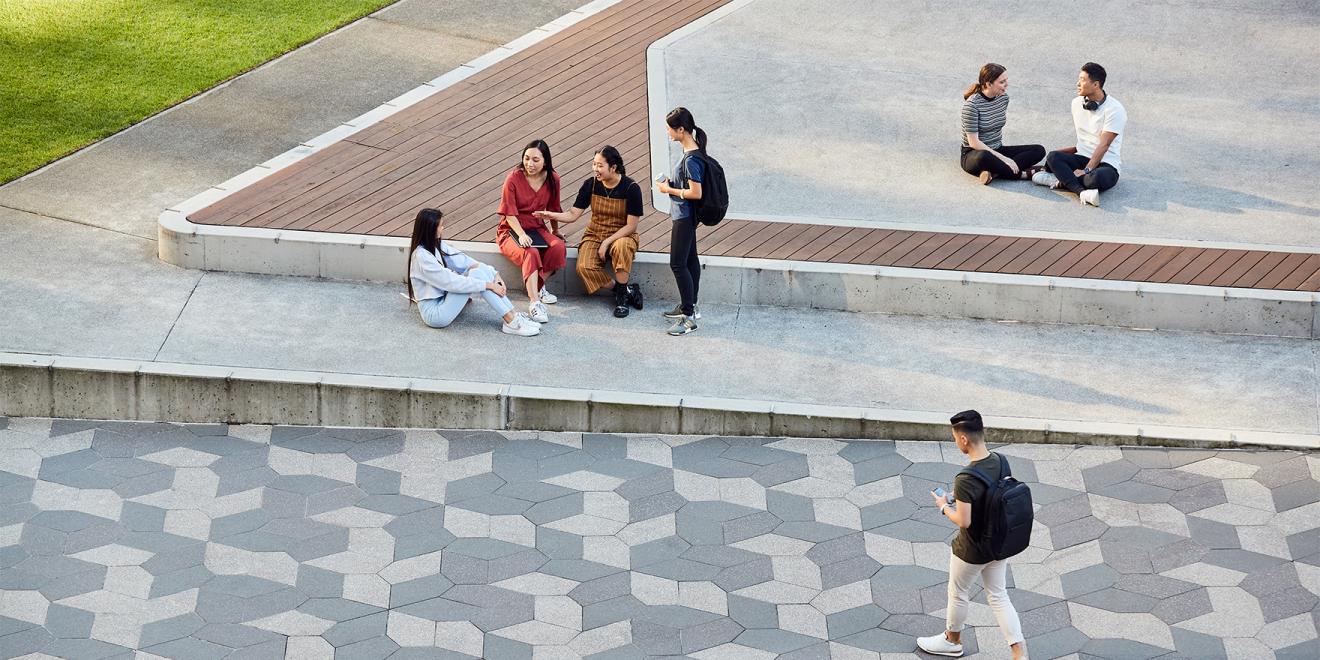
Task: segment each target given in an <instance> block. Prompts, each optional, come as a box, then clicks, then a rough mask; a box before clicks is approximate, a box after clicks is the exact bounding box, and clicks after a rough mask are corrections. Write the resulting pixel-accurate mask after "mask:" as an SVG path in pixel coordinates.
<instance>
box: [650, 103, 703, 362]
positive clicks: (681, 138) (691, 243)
mask: <svg viewBox="0 0 1320 660" xmlns="http://www.w3.org/2000/svg"><path fill="white" fill-rule="evenodd" d="M665 124H666V127H665V128H666V130H667V131H668V133H669V139H671V140H673V141H675V142H677V143H679V144H680V145H682V146H683V158H681V159H680V160H679V161H678V165H676V166H674V176H673V177H672V178H664V177H661V178H659V179H657V180H656V185H657V186H658V190H659V191H660V193H661V194H663V195H669V197H670V200H671V210H670V213H669V215H670V217H671V218H672V220H673V222H672V224H671V227H670V234H669V268H670V270H672V271H674V281H675V283H677V284H678V295H679V303H678V306H677V307H674V309H672V310H670V311H668V312H665V318H668V319H673V321H674V325H672V326H670V328H669V334H671V335H674V336H678V335H686V334H687V333H689V332H692V331H693V330H696V329H697V319H699V318H701V315H700V314H699V313H697V291H698V289H699V288H700V285H701V261H700V260H699V259H697V213H696V211H697V209H696V207H697V206H698V205H699V204H701V182H702V180H703V179H704V176H705V163H704V162H703V161H702V159H701V154H702V153H704V152H705V151H706V132H705V131H703V130H701V129H700V128H698V127H697V123H696V120H695V119H693V118H692V113H691V112H689V111H688V109H687V108H683V107H678V108H674V109H673V110H671V111H670V112H669V114H668V115H667V116H666V117H665Z"/></svg>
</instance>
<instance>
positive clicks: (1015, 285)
mask: <svg viewBox="0 0 1320 660" xmlns="http://www.w3.org/2000/svg"><path fill="white" fill-rule="evenodd" d="M217 194H220V193H219V191H217ZM205 202H206V199H205V198H204V199H203V200H202V202H199V203H205ZM188 212H190V211H189V210H188V209H187V208H178V209H172V210H169V211H166V212H165V213H164V214H162V215H161V218H160V224H159V238H160V240H159V243H158V245H159V256H160V258H161V259H162V260H164V261H166V262H168V263H172V264H174V265H177V266H182V267H184V268H196V269H202V270H211V271H230V272H244V273H260V274H268V275H296V276H305V277H323V278H331V279H348V280H367V281H375V282H398V283H399V284H400V285H402V282H403V274H404V272H405V270H406V266H407V255H406V254H405V253H406V252H407V250H408V242H407V239H404V238H397V237H380V236H361V235H355V234H334V233H324V232H305V231H290V230H274V229H263V228H254V227H223V226H214V225H199V224H195V223H193V222H191V221H189V220H188V219H187V213H188ZM454 244H455V245H456V246H458V247H460V248H461V249H463V250H464V251H466V252H468V253H469V254H470V255H472V256H473V257H474V258H476V259H478V260H480V261H482V262H484V263H489V264H491V265H493V266H495V267H496V268H497V269H499V270H500V272H501V273H502V274H503V276H504V280H505V281H506V282H510V283H515V282H519V281H520V280H521V277H520V273H519V272H518V270H517V268H516V267H514V266H513V265H512V264H510V263H509V262H508V260H507V259H505V258H504V257H503V256H502V255H501V254H500V253H499V250H498V249H497V248H496V246H495V245H494V244H493V243H485V242H464V241H454ZM576 261H577V251H576V250H575V249H572V248H570V249H569V263H568V266H567V267H565V268H564V269H563V270H561V271H560V272H559V273H557V274H556V275H555V276H554V277H552V278H551V279H550V280H549V282H548V286H550V287H551V288H552V289H553V290H554V291H555V292H557V293H568V294H570V295H575V294H581V293H582V284H581V281H580V280H579V278H578V277H577V274H576V272H575V270H574V267H575V264H576ZM701 262H702V267H703V271H702V280H701V296H702V302H707V303H726V304H741V305H771V306H778V307H800V308H811V309H826V310H838V311H848V312H868V313H870V312H874V313H886V314H904V315H916V316H939V317H948V318H975V319H990V320H996V321H1020V322H1027V323H1060V324H1076V325H1101V326H1111V327H1123V328H1142V329H1154V330H1183V331H1193V332H1211V333H1220V334H1241V335H1259V336H1271V337H1295V338H1307V339H1314V338H1317V337H1320V294H1316V293H1308V292H1299V291H1270V290H1262V289H1234V288H1217V287H1205V286H1190V285H1182V284H1153V283H1146V282H1123V281H1113V280H1092V279H1077V278H1054V277H1043V276H1034V275H1007V274H1000V273H975V272H962V271H947V270H929V269H920V268H894V267H886V266H868V265H857V264H831V263H817V262H805V261H781V260H773V259H751V258H737V257H717V256H703V257H701ZM633 281H635V282H638V283H640V284H641V285H642V286H643V288H644V289H646V291H647V295H648V298H650V299H655V298H663V299H667V300H676V299H677V289H676V287H675V285H674V279H673V275H672V272H671V271H670V269H669V258H668V255H665V254H659V253H651V252H643V253H639V254H638V255H637V259H636V261H635V263H634V272H633Z"/></svg>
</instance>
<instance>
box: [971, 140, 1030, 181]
mask: <svg viewBox="0 0 1320 660" xmlns="http://www.w3.org/2000/svg"><path fill="white" fill-rule="evenodd" d="M995 151H998V152H999V153H1001V154H1004V155H1005V156H1008V158H1009V159H1010V160H1012V161H1013V162H1014V163H1017V166H1018V170H1019V171H1021V170H1025V169H1027V168H1028V167H1031V166H1032V165H1035V164H1036V163H1039V162H1040V159H1042V158H1044V157H1045V147H1042V146H1040V145H1039V144H1019V145H1012V146H1011V145H1004V146H1002V147H1000V148H998V149H996V150H995ZM962 168H963V171H964V172H966V173H968V174H970V175H972V176H980V175H981V172H984V171H986V170H990V173H991V174H993V175H995V177H996V178H1000V179H1011V178H1013V177H1015V176H1017V175H1015V174H1013V170H1011V169H1009V168H1008V164H1007V163H1005V162H1004V161H1002V160H999V157H998V156H996V155H994V154H992V153H990V152H989V151H982V150H980V149H968V148H966V147H964V148H963V153H962Z"/></svg>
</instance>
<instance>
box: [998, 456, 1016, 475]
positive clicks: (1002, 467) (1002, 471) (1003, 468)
mask: <svg viewBox="0 0 1320 660" xmlns="http://www.w3.org/2000/svg"><path fill="white" fill-rule="evenodd" d="M995 456H998V457H999V478H1000V479H1003V478H1004V477H1011V476H1013V468H1011V467H1009V465H1008V459H1007V458H1004V455H1003V454H1000V453H998V452H996V453H995Z"/></svg>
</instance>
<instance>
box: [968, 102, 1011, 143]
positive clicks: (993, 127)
mask: <svg viewBox="0 0 1320 660" xmlns="http://www.w3.org/2000/svg"><path fill="white" fill-rule="evenodd" d="M1006 123H1008V94H1000V95H999V96H996V97H994V98H992V99H988V98H986V97H984V96H982V95H981V93H980V92H977V93H975V94H972V95H971V96H969V97H967V100H965V101H963V104H962V134H963V135H962V146H963V147H965V148H968V147H971V146H972V145H970V144H968V143H967V134H968V133H976V137H977V138H978V139H980V140H981V142H982V143H984V144H985V146H987V147H990V148H991V149H998V148H1000V147H1002V146H1004V124H1006Z"/></svg>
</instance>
